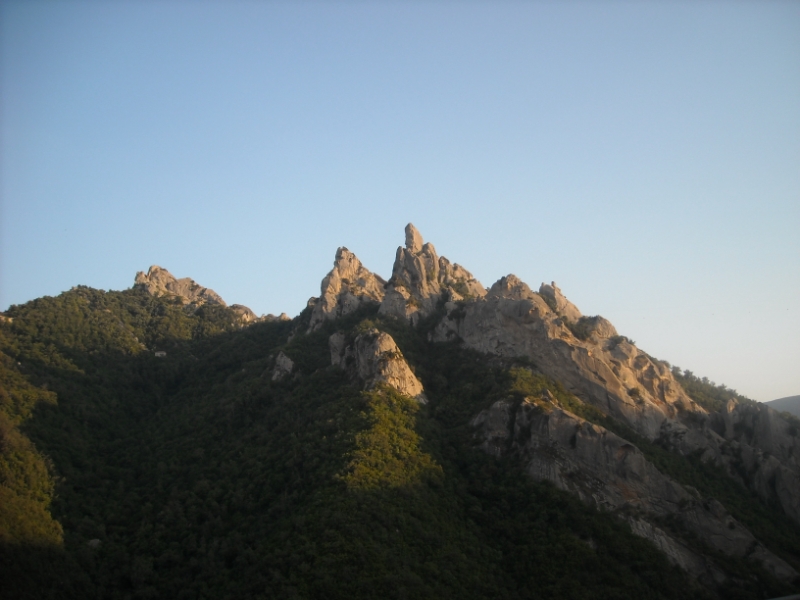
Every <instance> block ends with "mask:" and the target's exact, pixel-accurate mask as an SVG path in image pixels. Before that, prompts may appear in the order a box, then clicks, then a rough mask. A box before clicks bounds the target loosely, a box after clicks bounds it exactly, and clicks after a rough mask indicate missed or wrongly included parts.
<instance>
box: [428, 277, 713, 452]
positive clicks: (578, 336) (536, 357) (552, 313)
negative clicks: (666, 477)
mask: <svg viewBox="0 0 800 600" xmlns="http://www.w3.org/2000/svg"><path fill="white" fill-rule="evenodd" d="M445 308H446V310H447V316H446V317H445V318H444V319H443V320H442V321H441V323H440V324H439V325H438V326H437V328H436V330H435V332H434V334H433V339H434V340H435V341H447V340H451V339H453V338H458V339H461V340H462V341H463V343H464V344H465V345H466V346H468V347H470V348H473V349H475V350H478V351H480V352H484V353H487V354H494V355H497V356H502V357H519V356H525V357H528V358H530V359H532V361H533V362H534V363H535V364H536V366H537V367H538V368H539V369H540V370H541V371H542V372H543V373H545V374H546V375H548V376H549V377H552V378H553V379H556V380H558V381H560V382H561V383H562V384H563V385H564V386H565V387H566V388H567V390H569V391H570V392H571V393H573V394H575V395H576V396H578V397H579V398H580V399H581V400H584V401H585V402H588V403H590V404H593V405H594V406H596V407H598V408H599V409H600V410H602V411H603V412H605V413H607V414H609V415H611V416H613V417H615V418H618V419H620V420H622V421H623V422H625V423H627V424H629V425H631V426H632V427H634V428H635V429H636V430H637V431H639V432H640V433H641V434H643V435H645V436H647V437H648V438H650V439H655V438H656V437H658V436H659V435H660V433H661V427H662V425H663V423H665V422H666V421H669V420H676V419H685V418H687V417H688V415H701V416H702V415H705V411H704V410H703V409H702V408H701V407H699V406H698V405H697V404H695V403H694V402H693V401H692V400H691V399H690V398H689V397H688V396H687V395H686V393H685V392H684V391H683V389H682V388H681V386H680V385H679V384H678V383H677V382H676V381H675V379H674V377H673V375H672V373H671V371H670V369H669V368H668V366H667V365H666V364H664V363H661V362H659V361H657V360H655V359H653V358H652V357H650V356H649V355H648V354H646V353H645V352H642V351H641V350H639V349H638V348H636V346H634V345H633V344H632V343H631V342H630V341H629V340H628V339H627V338H624V337H622V336H619V335H617V332H616V330H615V329H614V326H613V325H611V323H609V322H608V321H607V320H606V319H604V318H602V317H584V316H582V315H581V314H580V311H578V309H577V307H575V306H574V305H573V304H572V303H571V302H569V301H568V300H567V299H566V298H565V297H564V296H563V295H562V294H561V291H560V290H559V289H558V287H557V286H556V285H555V284H552V285H550V286H548V285H545V284H542V287H541V288H540V290H539V293H538V294H537V293H535V292H533V291H532V290H531V289H530V288H529V287H528V286H527V285H526V284H525V283H524V282H522V281H520V280H519V278H517V277H516V276H514V275H508V276H506V277H503V278H501V279H500V280H499V281H498V282H497V283H495V284H494V285H493V286H492V287H491V289H490V290H489V293H488V294H486V296H485V297H482V298H475V299H473V300H472V301H470V302H460V303H458V302H448V303H446V304H445ZM559 311H561V312H559Z"/></svg>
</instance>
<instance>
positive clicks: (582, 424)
mask: <svg viewBox="0 0 800 600" xmlns="http://www.w3.org/2000/svg"><path fill="white" fill-rule="evenodd" d="M541 400H545V398H544V396H543V397H542V399H541ZM541 400H539V401H537V400H536V399H533V398H526V399H525V400H523V401H522V402H519V401H514V400H512V399H507V400H499V401H497V402H495V403H494V404H493V405H492V406H491V407H490V408H488V409H487V410H484V411H482V412H481V413H479V414H478V415H477V416H476V417H475V418H474V419H473V420H472V425H473V426H474V427H475V428H476V436H477V437H478V439H479V441H480V445H481V447H482V448H483V449H484V450H485V451H486V452H488V453H489V454H492V455H494V456H498V457H499V456H504V455H514V456H516V457H518V458H519V459H520V460H521V461H522V463H523V464H524V465H525V469H526V471H527V473H528V474H529V475H530V476H531V477H532V478H533V479H535V480H538V481H541V480H547V481H550V482H552V483H553V484H554V485H555V486H556V487H558V488H559V489H562V490H566V491H569V492H571V493H573V494H575V495H577V496H578V497H579V498H580V499H581V500H583V501H584V502H586V503H588V504H592V505H594V506H596V507H598V508H602V509H604V510H608V511H611V512H615V513H618V514H620V515H621V516H623V518H626V519H627V520H629V522H631V525H632V528H633V531H634V533H637V534H638V535H641V536H642V537H646V538H648V539H651V540H653V541H654V543H656V545H657V547H659V548H661V549H662V551H664V552H665V554H667V556H668V557H669V558H670V560H672V561H673V562H674V563H675V564H678V565H680V566H681V567H683V568H684V569H686V570H687V571H689V572H690V573H692V574H694V575H695V576H698V577H699V576H703V577H711V578H712V579H714V578H716V577H718V576H719V573H718V572H716V571H718V570H716V571H715V569H714V568H712V567H710V566H709V565H707V564H705V562H704V559H702V558H701V557H700V556H698V555H697V554H695V553H694V552H692V551H690V550H688V548H686V546H685V545H684V544H682V543H681V542H679V541H678V540H677V539H675V538H674V536H671V535H669V534H667V533H665V532H664V531H663V530H661V529H659V528H658V527H657V526H656V525H654V522H655V521H654V520H657V519H659V518H663V517H673V518H675V519H677V520H678V521H679V522H681V523H683V524H684V525H685V526H686V527H687V528H688V529H689V530H690V531H692V532H693V533H694V534H696V535H697V536H699V537H700V539H701V540H703V542H705V543H706V544H708V545H709V546H711V547H713V548H715V549H716V550H718V551H720V552H722V553H724V554H727V555H729V556H735V557H737V558H744V559H747V560H753V561H758V562H761V563H763V565H764V566H765V567H766V568H767V569H768V570H769V571H771V572H772V573H773V575H775V576H776V577H778V578H779V579H781V580H782V581H787V582H788V581H794V580H795V578H797V577H798V574H797V572H796V571H794V569H793V568H792V567H791V566H789V565H788V564H787V563H786V562H784V561H783V560H782V559H780V558H778V557H777V556H775V555H774V554H772V553H771V552H770V551H769V550H767V549H766V548H764V547H763V545H761V544H760V543H759V542H758V540H757V539H756V538H755V537H754V536H753V534H752V533H750V531H749V530H747V528H745V527H744V526H743V525H742V524H741V523H739V522H738V521H736V519H734V518H733V517H732V516H731V515H730V514H729V513H728V511H727V510H726V509H725V507H723V506H722V505H721V504H720V503H719V502H717V501H716V500H714V499H711V498H709V499H706V500H701V499H698V497H697V496H698V494H697V491H696V490H694V489H691V490H689V489H687V488H685V487H683V486H682V485H680V484H679V483H677V482H675V481H674V480H672V479H671V478H670V477H668V476H666V475H664V474H663V473H661V472H660V471H659V470H658V469H657V468H656V467H655V465H653V464H652V463H650V462H649V461H648V460H647V459H646V457H645V456H644V454H642V453H641V451H640V450H639V449H638V448H637V447H636V446H635V445H634V444H632V443H631V442H629V441H627V440H625V439H623V438H621V437H620V436H618V435H616V434H614V433H612V432H610V431H608V430H607V429H605V428H604V427H601V426H599V425H595V424H593V423H590V422H588V421H585V420H584V419H581V418H580V417H578V416H576V415H574V414H572V413H570V412H568V411H565V410H563V409H560V408H557V407H555V406H552V405H551V404H549V403H547V402H542V401H541ZM631 515H637V516H636V517H631Z"/></svg>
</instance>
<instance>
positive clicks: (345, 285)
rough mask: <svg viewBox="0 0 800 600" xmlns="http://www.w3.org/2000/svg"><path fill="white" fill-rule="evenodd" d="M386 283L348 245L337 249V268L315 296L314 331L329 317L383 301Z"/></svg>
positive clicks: (323, 281) (327, 276) (312, 323)
mask: <svg viewBox="0 0 800 600" xmlns="http://www.w3.org/2000/svg"><path fill="white" fill-rule="evenodd" d="M385 285H386V282H385V281H384V280H383V279H382V278H381V277H379V276H378V275H375V274H374V273H372V272H371V271H370V270H369V269H367V268H365V267H364V265H362V264H361V261H360V260H358V258H357V257H356V255H355V254H353V253H352V252H350V251H349V250H348V249H347V248H339V249H338V250H337V251H336V259H335V260H334V262H333V269H332V270H331V272H330V273H328V274H327V275H326V276H325V278H324V279H323V280H322V285H321V295H320V297H319V298H315V299H312V300H313V302H312V303H311V304H312V306H313V308H312V312H311V322H310V325H309V329H310V330H311V331H313V330H315V329H319V327H320V326H321V325H322V323H324V322H325V321H326V320H333V319H336V318H339V317H343V316H344V315H347V314H350V313H352V312H354V311H355V310H357V309H358V308H359V307H361V306H362V305H363V304H365V303H373V304H376V305H377V304H380V302H381V301H382V300H383V297H384V289H383V288H384V286H385Z"/></svg>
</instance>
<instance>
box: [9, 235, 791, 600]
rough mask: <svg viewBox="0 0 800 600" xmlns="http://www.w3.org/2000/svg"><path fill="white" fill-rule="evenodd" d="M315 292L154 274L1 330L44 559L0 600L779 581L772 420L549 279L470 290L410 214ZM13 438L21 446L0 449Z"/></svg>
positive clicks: (785, 485)
mask: <svg viewBox="0 0 800 600" xmlns="http://www.w3.org/2000/svg"><path fill="white" fill-rule="evenodd" d="M320 292H321V293H320V296H319V297H318V298H312V299H311V300H310V301H309V303H308V306H307V307H306V309H304V310H303V312H302V313H301V314H300V315H299V316H298V317H296V318H294V319H291V320H289V319H288V317H287V318H284V319H281V318H274V317H273V318H261V319H249V320H246V319H244V318H243V317H242V313H241V311H240V312H237V311H236V310H235V308H234V307H228V306H227V305H225V303H224V301H223V300H222V299H221V298H219V296H218V295H216V293H214V292H213V290H209V289H208V288H204V287H203V286H200V285H199V284H197V283H196V282H194V281H193V280H191V279H189V278H185V279H182V280H178V279H176V278H174V277H173V276H172V275H171V274H169V272H168V271H166V270H165V269H161V268H160V267H155V266H154V267H151V270H150V271H149V272H148V274H144V273H139V274H137V276H136V279H135V282H134V286H133V287H132V288H130V289H129V290H125V291H122V292H102V291H99V290H92V289H90V288H84V287H78V288H74V289H73V290H71V291H70V292H65V293H64V294H62V295H61V296H59V297H57V298H44V299H39V300H35V301H32V302H30V303H28V304H26V305H21V306H16V307H13V308H12V309H11V310H9V311H7V313H6V314H5V315H3V317H4V318H3V319H2V322H0V352H2V353H3V355H4V357H5V358H4V359H3V361H2V362H0V367H1V368H2V373H0V375H3V376H4V379H3V380H2V381H4V382H6V383H4V386H5V387H6V388H8V390H7V391H5V392H4V393H5V395H4V396H2V399H3V403H2V404H0V434H2V435H0V442H2V443H0V475H2V476H3V477H5V479H0V486H5V487H2V488H0V491H3V490H5V489H9V490H11V489H13V490H17V491H14V493H15V494H18V493H19V491H20V490H22V491H24V490H25V489H26V488H25V484H24V483H23V482H24V477H23V475H24V473H25V472H26V471H24V470H23V471H20V472H17V471H14V470H13V469H12V468H11V466H10V465H13V464H20V463H19V462H18V461H19V460H20V457H23V456H28V457H32V458H27V459H25V460H28V463H26V464H30V465H31V467H30V469H38V470H39V471H38V472H40V473H50V477H51V480H50V481H51V483H50V484H48V483H46V482H45V483H43V484H41V486H40V489H41V490H42V491H39V492H36V493H37V494H39V496H35V495H34V496H31V497H30V498H31V499H30V502H38V503H39V504H37V505H36V506H38V507H40V508H37V509H36V511H40V512H34V509H33V508H31V509H30V511H31V512H30V515H33V514H45V513H41V510H40V509H41V507H44V510H45V511H51V510H52V514H53V516H54V518H55V519H56V520H55V521H54V523H55V525H54V524H53V523H50V524H49V525H48V524H47V523H46V522H45V521H41V523H42V524H43V525H44V526H46V527H50V529H49V531H51V532H56V533H55V534H54V535H55V537H53V542H52V547H53V548H55V549H58V548H61V549H62V550H53V551H54V552H57V554H55V555H49V554H48V556H51V558H52V556H56V559H53V560H52V561H51V562H50V563H48V564H50V565H51V566H49V567H47V568H46V569H45V571H44V572H45V573H50V572H52V573H53V577H52V578H51V579H48V577H46V576H43V577H42V578H41V579H42V581H39V582H37V581H34V580H31V579H27V580H24V581H23V580H14V581H15V583H14V585H16V586H17V589H18V590H20V594H19V596H20V597H40V596H41V595H42V591H43V590H45V588H46V586H47V585H53V586H57V584H56V583H55V582H56V581H60V580H67V581H70V582H71V583H70V585H72V586H73V587H74V590H75V593H74V594H73V595H74V596H75V597H85V595H86V593H87V590H92V592H91V593H92V594H95V595H103V596H105V597H126V595H130V594H136V595H139V596H143V597H159V596H162V597H178V596H179V595H180V593H184V595H186V594H188V597H205V595H206V592H204V591H203V589H208V590H214V597H220V596H225V595H230V594H235V595H237V596H238V597H254V598H255V597H261V596H260V594H264V593H266V591H269V593H270V594H271V595H279V596H283V597H331V596H332V594H334V593H335V594H341V596H342V597H374V596H375V595H376V594H379V595H385V596H387V597H402V596H403V595H406V596H407V595H416V596H418V597H441V596H442V595H445V596H452V595H459V596H462V597H482V598H488V597H498V595H502V596H503V597H512V598H513V597H520V598H521V597H552V598H558V597H576V593H577V592H575V590H573V591H569V587H564V586H565V585H567V584H565V583H564V582H567V581H573V582H575V583H574V585H576V586H578V587H577V588H575V589H576V590H577V589H580V590H583V592H582V593H584V594H587V593H588V594H591V593H594V592H591V591H590V590H594V591H595V592H596V593H597V594H599V595H598V596H597V597H607V596H608V595H609V594H611V595H613V592H612V591H611V590H614V589H616V590H618V591H617V592H616V594H617V595H616V597H631V598H634V597H648V596H649V597H670V598H671V597H676V598H677V597H685V596H684V595H682V594H683V593H684V592H686V590H689V591H688V592H686V593H688V594H689V595H690V596H691V597H698V598H707V597H709V598H710V597H720V598H722V597H725V598H728V597H742V598H756V597H764V595H765V594H766V595H773V596H775V595H778V594H779V593H783V592H788V591H791V590H792V589H797V588H796V586H797V585H798V584H800V580H798V576H797V571H798V569H800V528H799V527H798V514H800V513H798V510H797V508H798V502H797V499H798V497H800V489H799V488H798V480H799V479H800V478H798V474H797V463H796V456H798V453H797V450H798V449H797V432H798V430H797V427H796V424H795V423H794V422H793V421H791V420H787V419H788V418H787V417H784V416H782V415H780V414H778V413H776V412H775V411H772V410H771V409H769V408H768V407H764V406H760V405H757V404H756V403H753V402H751V401H747V399H744V398H742V397H740V396H738V395H737V394H735V393H734V392H732V391H730V390H727V389H726V388H724V386H716V387H714V386H713V385H709V384H707V383H704V382H702V381H701V380H699V379H698V378H695V377H694V376H693V375H692V374H690V373H689V372H680V371H679V370H677V369H675V368H672V367H670V366H669V365H668V364H667V363H665V362H663V361H659V360H657V359H655V358H653V357H651V356H649V355H648V354H646V353H645V352H644V351H642V350H640V349H639V348H637V347H636V345H635V344H634V343H633V342H631V341H630V340H629V339H628V338H625V337H624V336H621V335H619V334H618V333H617V331H616V329H615V328H614V326H613V325H612V324H611V323H610V322H608V321H607V320H606V319H604V318H603V317H600V316H593V317H587V316H584V315H583V314H582V313H581V312H580V310H579V309H578V308H577V307H576V306H575V305H574V304H572V303H571V302H570V301H569V300H568V299H567V298H566V296H564V294H563V292H562V291H561V290H560V289H559V288H558V286H557V285H556V284H555V283H554V282H553V283H551V284H549V285H548V284H544V283H543V284H542V285H541V286H540V287H539V290H538V291H537V292H534V291H533V290H531V288H530V287H529V286H527V284H525V283H524V282H522V281H520V280H519V278H517V277H515V276H514V275H507V276H504V277H502V278H501V279H500V280H498V281H497V282H495V283H494V284H493V285H492V286H491V287H490V288H485V287H483V285H482V284H480V282H478V281H477V280H476V279H475V278H474V277H473V276H472V275H471V274H470V273H469V271H467V270H466V269H464V268H463V267H461V266H460V265H458V264H456V263H451V262H450V261H449V260H448V259H446V258H444V257H439V256H438V254H437V253H436V250H435V248H434V247H433V245H432V244H430V243H429V242H428V243H426V242H425V241H424V239H423V238H422V235H421V234H420V233H419V231H418V230H416V228H415V227H414V226H413V225H412V224H409V225H408V226H407V227H406V229H405V245H404V246H400V247H399V248H398V249H397V252H396V256H395V263H394V266H393V269H392V277H391V278H390V279H389V280H383V279H382V278H380V277H379V276H377V275H375V274H373V273H371V272H370V271H369V270H367V269H366V268H365V267H364V266H363V264H361V262H360V260H359V259H358V258H357V257H356V256H355V255H354V254H353V253H351V252H350V251H349V250H347V248H345V247H340V248H339V249H338V250H337V251H336V255H335V259H334V265H333V269H332V270H331V272H329V273H328V275H326V276H325V277H324V278H323V280H322V282H321V285H320ZM156 352H159V353H160V354H156ZM25 386H32V387H25ZM30 390H42V391H41V392H40V391H36V392H35V393H31V391H30ZM45 390H52V391H48V393H49V394H50V395H47V394H44V391H45ZM42 394H44V395H42ZM20 407H22V408H20ZM23 430H24V431H23ZM28 435H30V436H31V438H30V439H31V440H33V441H34V443H35V447H36V448H37V452H41V453H42V454H41V457H40V458H35V457H34V455H32V454H24V453H25V452H28V451H27V450H25V448H27V447H28V446H25V445H24V443H23V442H19V443H18V442H16V441H12V442H7V441H4V440H17V439H19V440H22V439H23V437H25V439H27V437H26V436H28ZM20 436H22V437H20ZM20 444H22V445H20ZM15 461H17V462H15ZM36 461H39V462H36ZM48 461H52V462H50V463H48ZM47 464H51V465H52V467H42V466H41V465H47ZM34 465H40V466H34ZM6 467H8V468H6ZM42 469H44V471H42ZM48 469H49V471H48ZM19 477H22V479H19ZM9 482H11V483H13V484H14V486H16V487H13V486H12V487H9V485H10V483H9ZM14 482H17V483H14ZM48 485H52V487H48ZM48 490H58V496H57V499H56V500H55V501H54V502H53V503H52V508H50V507H51V504H50V502H52V498H56V496H55V495H54V492H53V491H48ZM42 494H43V495H42ZM15 497H16V496H15ZM36 498H39V499H36ZM99 498H104V499H105V500H104V501H103V502H99V501H98V499H99ZM526 498H527V499H526ZM48 499H49V500H48ZM28 501H29V500H25V502H28ZM19 506H22V505H19ZM26 506H27V505H26ZM30 506H31V507H33V506H34V505H33V504H30ZM4 510H5V511H8V510H10V509H8V508H7V506H0V554H2V558H4V559H6V558H7V559H8V560H9V561H11V560H12V559H13V560H16V561H18V560H22V559H19V558H14V557H18V556H22V557H28V558H25V560H30V561H32V562H29V563H25V564H22V565H21V567H20V568H19V569H17V570H16V571H18V574H20V577H22V576H24V575H25V574H26V573H27V574H30V573H32V572H34V571H32V569H34V567H33V566H32V565H33V564H39V565H41V564H44V563H42V562H39V563H37V562H36V561H40V560H43V559H41V558H38V557H39V556H40V555H39V554H38V552H39V551H38V550H36V549H35V547H34V546H30V545H26V544H27V542H25V539H21V541H19V540H18V541H14V542H13V544H12V545H11V546H9V545H8V544H11V539H10V538H9V537H8V536H7V533H6V532H7V531H10V530H7V529H6V528H5V526H4V525H3V524H4V523H8V522H18V521H21V520H22V519H23V515H24V514H26V513H25V511H26V510H28V509H24V508H20V509H19V511H22V512H19V511H18V512H16V513H9V512H5V513H4V512H3V511H4ZM46 514H49V513H46ZM356 515H360V517H356ZM25 518H34V517H25ZM42 518H43V517H42ZM359 518H360V519H361V520H359ZM9 519H11V521H9ZM35 519H39V517H35ZM542 519H543V520H542ZM37 522H38V521H37ZM545 523H549V525H547V526H545V525H544V524H545ZM61 526H63V532H64V533H63V537H62V538H59V537H58V535H59V534H58V533H57V531H58V530H57V527H61ZM54 527H56V528H55V529H54ZM392 532H394V533H392ZM525 532H528V533H525ZM395 534H397V535H395ZM23 537H24V536H23ZM26 539H27V538H26ZM59 540H60V541H59ZM136 540H139V541H136ZM433 540H435V542H434V541H433ZM612 540H614V541H612ZM429 542H430V543H429ZM4 544H5V545H4ZM20 544H22V545H20ZM48 547H49V546H48ZM8 548H13V551H12V550H8ZM367 548H368V549H369V550H366V549H367ZM624 548H630V549H634V548H635V549H636V550H635V553H634V554H635V555H636V556H634V554H631V553H630V552H627V551H626V550H624ZM567 549H569V550H568V552H567ZM48 552H49V551H48ZM565 552H567V554H564V553H565ZM567 555H569V556H571V557H573V558H567ZM548 556H551V557H556V556H558V557H561V558H560V559H559V560H560V562H553V561H552V560H550V559H548V558H547V557H548ZM390 557H391V558H390ZM501 557H504V558H503V559H502V560H501ZM534 557H535V558H534ZM575 560H578V561H579V562H580V561H583V562H582V563H581V564H582V565H583V566H582V567H581V566H576V564H575V563H574V561H575ZM637 561H645V562H644V563H639V562H637ZM7 564H12V562H7ZM200 564H205V565H206V567H205V568H204V569H203V570H198V569H197V568H195V567H192V566H191V565H196V566H197V565H200ZM601 564H602V565H603V567H602V569H601V572H600V573H598V569H599V568H600V566H599V565H601ZM634 564H637V565H639V566H638V567H636V569H634V570H631V568H632V565H634ZM670 564H671V565H673V566H672V567H670V566H669V565H670ZM267 565H271V566H270V567H267ZM355 565H360V566H358V567H356V566H355ZM504 565H505V566H504ZM590 565H593V566H590ZM38 568H40V569H41V567H38ZM59 569H61V570H59ZM675 569H677V570H675ZM67 571H69V572H72V575H68V576H67V575H65V574H64V573H65V572H67ZM343 572H346V573H349V574H350V575H349V576H348V578H345V579H344V580H343V579H342V578H341V577H337V576H336V575H338V574H340V573H343ZM548 573H551V574H552V573H558V574H560V575H559V576H558V577H556V578H555V579H553V578H551V576H550V575H548ZM623 573H625V575H624V577H623V575H622V574H623ZM648 573H649V574H648ZM497 574H501V575H497ZM590 574H596V575H594V576H596V577H597V578H598V579H597V581H595V582H594V583H592V582H591V580H590V579H587V577H588V576H589V575H590ZM655 574H658V575H655ZM0 575H2V576H3V577H11V576H12V573H11V572H10V571H8V572H3V573H0ZM412 575H413V576H412ZM65 578H66V579H65ZM12 579H13V578H12ZM23 579H24V578H23ZM48 582H52V584H51V583H48ZM203 586H205V588H204V587H203ZM687 586H688V587H687ZM47 589H50V588H47ZM52 589H56V587H53V588H52ZM26 590H27V591H26ZM181 590H183V591H182V592H181ZM259 590H260V591H259ZM378 590H383V592H379V591H378ZM521 590H527V593H523V592H521ZM601 590H603V591H601ZM619 590H626V591H624V592H622V591H619ZM26 594H27V595H26ZM620 594H621V595H620ZM737 594H738V596H737ZM45 595H46V594H45ZM90 595H91V594H90ZM587 597H590V596H587Z"/></svg>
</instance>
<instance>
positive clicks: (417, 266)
mask: <svg viewBox="0 0 800 600" xmlns="http://www.w3.org/2000/svg"><path fill="white" fill-rule="evenodd" d="M485 294H486V290H485V289H484V288H483V286H482V285H481V284H480V282H479V281H478V280H477V279H475V278H474V277H473V276H472V274H471V273H470V272H469V271H467V270H466V269H464V268H463V267H462V266H460V265H458V264H451V263H450V261H448V260H447V259H446V258H444V257H441V258H440V257H439V256H438V255H437V254H436V249H435V248H434V247H433V244H430V243H427V244H424V243H423V240H422V236H421V235H420V233H419V231H417V229H416V228H415V227H414V225H412V224H411V223H409V224H408V225H406V245H405V248H404V247H402V246H401V247H399V248H398V249H397V255H396V256H395V261H394V266H393V268H392V277H391V279H389V283H388V285H387V286H386V295H385V297H384V299H383V302H382V303H381V308H380V313H381V314H384V315H391V316H394V317H399V318H403V319H407V320H409V321H410V322H411V323H417V322H419V319H420V318H422V317H425V316H427V315H429V314H431V313H432V312H433V311H434V310H435V309H436V306H437V305H438V303H439V302H440V301H442V300H451V301H455V300H463V299H464V298H479V297H482V296H484V295H485Z"/></svg>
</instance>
